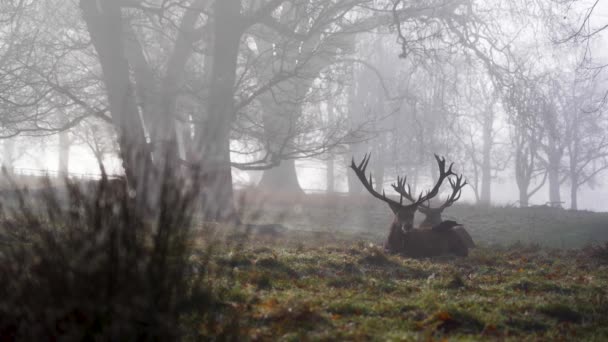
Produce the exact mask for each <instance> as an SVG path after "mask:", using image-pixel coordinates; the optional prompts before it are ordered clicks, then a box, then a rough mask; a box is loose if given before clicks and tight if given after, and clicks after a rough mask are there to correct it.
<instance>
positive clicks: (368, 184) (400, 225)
mask: <svg viewBox="0 0 608 342" xmlns="http://www.w3.org/2000/svg"><path fill="white" fill-rule="evenodd" d="M370 158H371V154H366V155H365V157H363V160H362V161H361V163H359V165H357V164H356V163H355V159H354V158H353V160H352V162H351V166H350V167H351V168H352V169H353V171H355V174H356V175H357V177H358V178H359V180H360V181H361V183H362V184H363V186H364V187H365V189H367V191H369V193H370V194H372V196H374V197H376V198H378V199H379V200H381V201H383V202H386V203H387V204H388V206H389V207H390V208H391V210H392V212H393V214H394V215H395V218H394V220H393V224H392V228H391V232H392V231H393V229H398V230H400V231H402V232H407V231H409V230H411V229H412V228H413V226H414V214H415V213H416V210H417V209H418V206H419V205H420V204H422V203H423V202H424V201H427V200H429V199H430V197H429V195H430V193H429V194H427V195H426V196H423V195H422V193H421V194H420V195H419V196H418V199H415V200H413V201H411V202H412V203H411V204H407V205H406V204H403V197H404V196H403V195H401V197H400V198H399V202H397V201H395V200H392V199H390V198H388V197H386V195H385V193H384V191H382V194H380V193H378V192H377V191H376V190H374V185H373V181H372V174H371V172H370V174H369V179H368V178H366V176H365V169H366V168H367V164H369V160H370ZM405 185H406V177H403V178H398V179H397V184H393V185H392V186H393V188H394V189H395V190H397V192H398V193H401V192H400V191H402V192H404V193H405V191H406V190H405ZM408 189H409V186H408ZM408 194H409V192H408ZM412 198H413V197H412Z"/></svg>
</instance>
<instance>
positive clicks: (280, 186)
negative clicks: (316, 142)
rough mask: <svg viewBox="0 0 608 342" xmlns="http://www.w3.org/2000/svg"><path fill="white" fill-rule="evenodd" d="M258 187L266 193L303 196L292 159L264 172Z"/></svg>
mask: <svg viewBox="0 0 608 342" xmlns="http://www.w3.org/2000/svg"><path fill="white" fill-rule="evenodd" d="M258 187H259V188H261V189H263V190H267V191H280V192H289V193H294V194H304V190H302V187H301V186H300V183H299V182H298V176H297V173H296V163H295V160H293V159H290V160H285V161H282V162H281V164H280V165H279V166H277V167H274V168H272V169H268V170H265V171H264V175H263V176H262V180H261V181H260V183H259V185H258Z"/></svg>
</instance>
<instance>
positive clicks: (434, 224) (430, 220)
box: [395, 156, 475, 248]
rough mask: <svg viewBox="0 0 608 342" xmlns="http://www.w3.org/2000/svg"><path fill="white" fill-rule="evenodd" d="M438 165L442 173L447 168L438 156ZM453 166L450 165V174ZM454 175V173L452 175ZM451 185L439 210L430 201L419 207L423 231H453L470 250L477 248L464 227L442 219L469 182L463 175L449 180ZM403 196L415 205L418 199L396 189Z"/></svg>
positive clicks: (407, 192) (436, 157)
mask: <svg viewBox="0 0 608 342" xmlns="http://www.w3.org/2000/svg"><path fill="white" fill-rule="evenodd" d="M435 159H436V160H437V163H438V164H439V168H440V172H441V169H443V168H445V160H442V159H439V157H438V156H435ZM451 169H452V166H451V165H450V169H449V171H450V173H451ZM451 174H453V173H451ZM447 180H448V182H449V183H450V187H451V188H452V193H451V194H449V195H448V197H447V199H446V201H445V202H444V203H443V204H442V205H440V206H439V207H437V208H432V207H431V204H430V201H427V203H426V204H424V203H421V204H420V205H418V211H420V212H421V213H423V214H424V216H425V217H424V221H422V223H420V228H421V229H431V230H435V231H439V232H441V231H449V230H453V231H454V232H455V233H456V234H458V235H460V237H461V238H462V240H463V241H464V242H465V243H466V245H467V247H468V248H473V247H475V243H474V242H473V239H472V238H471V235H469V233H468V232H467V231H466V230H465V229H464V228H463V227H462V225H460V224H458V223H457V222H455V221H450V220H448V221H444V220H443V219H442V217H441V214H442V213H443V211H444V210H445V209H446V208H448V207H450V206H452V204H454V203H455V202H456V201H458V200H459V199H460V194H461V193H462V188H464V187H465V186H466V185H467V182H466V181H464V180H463V177H462V175H460V176H456V180H452V178H447ZM408 190H409V188H408ZM395 191H397V192H398V193H399V194H400V195H401V196H403V197H405V198H406V199H407V200H408V201H410V202H412V203H415V202H416V199H414V197H413V196H412V195H411V194H410V192H409V191H402V189H400V188H395Z"/></svg>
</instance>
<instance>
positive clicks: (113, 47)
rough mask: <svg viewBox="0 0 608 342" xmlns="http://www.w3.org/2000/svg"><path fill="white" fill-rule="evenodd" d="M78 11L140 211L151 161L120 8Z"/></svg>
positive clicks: (99, 4)
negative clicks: (96, 59)
mask: <svg viewBox="0 0 608 342" xmlns="http://www.w3.org/2000/svg"><path fill="white" fill-rule="evenodd" d="M80 8H81V9H82V15H83V19H84V21H85V23H86V25H87V28H88V31H89V35H90V36H91V42H92V43H93V46H94V47H95V50H96V51H97V54H98V57H99V62H100V64H101V68H102V71H103V81H104V85H105V88H106V93H107V98H108V102H109V108H110V112H111V114H112V121H113V124H114V127H115V128H116V130H117V132H118V137H119V146H120V155H121V159H122V162H123V168H124V170H125V175H126V177H127V181H128V182H129V184H130V187H131V188H133V189H135V191H136V198H137V199H138V208H140V209H143V207H144V206H145V205H146V201H147V200H148V199H147V198H146V196H145V195H144V193H146V191H147V189H146V184H144V183H145V182H144V181H143V180H144V179H145V178H146V176H147V173H148V172H149V168H150V167H151V166H152V160H151V156H150V154H149V151H148V145H147V141H146V136H145V133H144V129H143V125H142V123H141V120H140V118H139V110H138V108H137V104H136V101H135V96H134V89H133V84H132V83H131V81H130V79H129V75H130V72H129V71H130V70H129V63H128V61H127V59H126V57H125V53H124V47H123V45H124V44H123V41H124V40H123V36H124V31H123V26H122V17H121V10H120V6H119V3H118V1H116V0H106V1H96V0H80Z"/></svg>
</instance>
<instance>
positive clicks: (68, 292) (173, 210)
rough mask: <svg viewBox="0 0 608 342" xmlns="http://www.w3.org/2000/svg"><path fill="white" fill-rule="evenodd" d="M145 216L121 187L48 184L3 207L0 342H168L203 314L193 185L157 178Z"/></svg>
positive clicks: (209, 302) (206, 306) (207, 296)
mask: <svg viewBox="0 0 608 342" xmlns="http://www.w3.org/2000/svg"><path fill="white" fill-rule="evenodd" d="M160 182H161V183H160V187H159V189H160V190H159V191H160V196H159V201H158V203H157V205H158V207H157V208H156V210H154V211H146V212H144V211H142V210H139V209H138V208H136V207H135V200H134V198H133V195H132V191H130V189H128V187H127V184H126V182H124V181H120V180H118V181H116V180H114V181H111V180H108V179H107V177H105V175H104V176H103V177H102V179H101V180H100V181H99V182H93V183H89V184H86V185H83V184H80V185H78V184H76V183H73V182H71V181H66V187H65V190H64V191H63V193H62V192H61V191H57V190H53V188H52V187H50V182H48V181H47V184H46V185H47V186H46V187H43V189H42V190H37V191H36V192H29V191H27V190H24V189H17V188H15V189H14V191H13V192H12V195H11V196H10V197H12V198H8V199H7V198H4V200H3V204H4V209H3V210H2V216H1V220H0V224H1V226H0V232H3V234H4V235H5V242H6V243H5V244H2V245H0V283H2V286H0V340H3V341H5V340H6V341H10V340H32V341H33V340H49V339H50V340H57V339H61V340H66V339H67V340H83V339H101V340H125V341H134V340H167V341H168V340H175V339H176V338H179V337H180V336H182V335H183V334H184V333H186V332H185V331H184V329H183V325H182V328H180V324H181V323H180V321H181V318H182V317H184V315H187V314H191V313H192V312H194V311H196V312H197V313H198V314H200V313H201V312H202V313H204V312H205V310H211V308H212V307H213V305H214V299H213V296H212V294H211V292H210V291H209V286H208V283H209V282H208V281H206V280H204V279H203V277H204V274H205V262H201V263H196V264H195V263H193V262H191V256H192V250H191V249H190V248H191V247H189V246H190V245H191V244H189V243H188V240H189V238H190V231H191V226H192V212H193V209H194V208H193V207H194V204H195V203H197V201H196V196H197V194H198V190H195V189H198V188H199V184H198V183H197V182H196V180H194V181H192V179H189V180H188V182H189V183H188V184H186V181H185V180H184V178H183V177H178V176H174V175H170V174H167V173H166V174H164V175H163V176H162V177H160Z"/></svg>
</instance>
